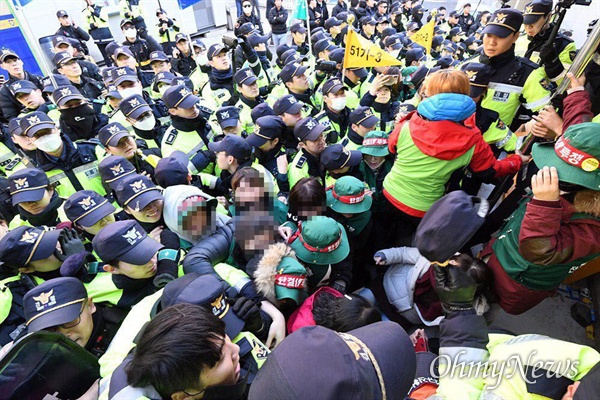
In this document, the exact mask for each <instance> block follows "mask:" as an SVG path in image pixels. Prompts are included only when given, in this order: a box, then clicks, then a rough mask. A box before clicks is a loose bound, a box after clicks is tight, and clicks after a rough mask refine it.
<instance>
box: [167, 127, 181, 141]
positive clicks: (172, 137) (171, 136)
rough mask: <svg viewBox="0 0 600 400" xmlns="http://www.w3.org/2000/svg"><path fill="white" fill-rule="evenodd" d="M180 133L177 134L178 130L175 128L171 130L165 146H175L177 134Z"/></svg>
mask: <svg viewBox="0 0 600 400" xmlns="http://www.w3.org/2000/svg"><path fill="white" fill-rule="evenodd" d="M178 133H179V132H177V129H175V128H173V129H171V130H169V132H168V135H167V137H166V138H165V144H169V145H170V144H173V143H174V142H175V139H177V134H178Z"/></svg>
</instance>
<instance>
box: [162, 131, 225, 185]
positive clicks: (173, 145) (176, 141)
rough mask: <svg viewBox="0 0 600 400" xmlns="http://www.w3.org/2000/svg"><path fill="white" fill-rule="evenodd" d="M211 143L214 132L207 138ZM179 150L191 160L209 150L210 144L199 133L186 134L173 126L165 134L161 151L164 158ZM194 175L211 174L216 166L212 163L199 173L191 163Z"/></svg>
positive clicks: (189, 165)
mask: <svg viewBox="0 0 600 400" xmlns="http://www.w3.org/2000/svg"><path fill="white" fill-rule="evenodd" d="M207 139H208V140H209V141H210V140H211V139H212V132H211V133H210V135H209V137H208V138H207ZM176 150H179V151H182V152H184V153H185V154H186V155H187V156H188V158H189V159H190V160H191V159H192V158H193V157H194V156H195V155H196V154H198V152H199V151H201V150H208V143H204V142H203V141H202V138H201V137H200V136H199V135H198V133H197V132H195V131H194V132H186V131H180V130H178V129H175V127H173V126H172V125H171V126H170V127H169V129H167V131H166V132H165V134H164V136H163V139H162V143H161V145H160V151H161V153H162V156H163V158H164V157H169V156H170V155H171V153H173V152H174V151H176ZM188 167H189V168H190V170H191V172H192V174H197V173H200V172H206V173H208V174H211V173H212V172H213V170H214V165H213V164H212V163H211V164H209V166H208V167H206V168H205V169H204V170H202V171H197V170H196V168H195V167H194V166H193V165H192V164H191V163H190V164H188Z"/></svg>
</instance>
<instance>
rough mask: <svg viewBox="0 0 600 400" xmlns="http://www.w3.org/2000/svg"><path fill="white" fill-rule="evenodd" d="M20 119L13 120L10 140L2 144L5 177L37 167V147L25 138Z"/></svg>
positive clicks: (0, 155) (1, 163)
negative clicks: (21, 170)
mask: <svg viewBox="0 0 600 400" xmlns="http://www.w3.org/2000/svg"><path fill="white" fill-rule="evenodd" d="M20 120H21V119H20V118H13V119H11V120H10V122H9V124H8V132H9V134H10V139H9V138H5V139H4V140H3V141H2V142H0V172H2V174H3V175H4V176H10V175H11V174H12V173H14V172H16V171H18V170H20V169H23V168H25V167H29V168H32V167H35V166H36V163H35V151H36V147H35V145H34V144H33V143H32V141H31V140H29V138H28V137H26V136H23V130H22V129H21V126H20V125H19V121H20Z"/></svg>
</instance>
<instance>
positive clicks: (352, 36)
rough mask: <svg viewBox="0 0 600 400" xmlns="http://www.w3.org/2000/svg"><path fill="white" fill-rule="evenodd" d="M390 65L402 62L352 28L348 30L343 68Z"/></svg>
mask: <svg viewBox="0 0 600 400" xmlns="http://www.w3.org/2000/svg"><path fill="white" fill-rule="evenodd" d="M391 65H402V62H401V61H400V60H398V59H396V58H394V57H392V56H391V55H390V54H389V53H388V52H387V51H385V50H382V49H381V47H379V46H377V45H376V44H375V43H372V42H370V41H369V40H367V39H365V38H364V37H362V36H361V35H359V34H358V33H356V32H355V31H354V30H353V29H349V30H348V37H347V38H346V53H345V54H344V68H361V67H387V66H391Z"/></svg>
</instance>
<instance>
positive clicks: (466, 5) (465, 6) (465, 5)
mask: <svg viewBox="0 0 600 400" xmlns="http://www.w3.org/2000/svg"><path fill="white" fill-rule="evenodd" d="M467 7H471V3H465V4H464V5H463V10H464V9H465V8H467Z"/></svg>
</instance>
